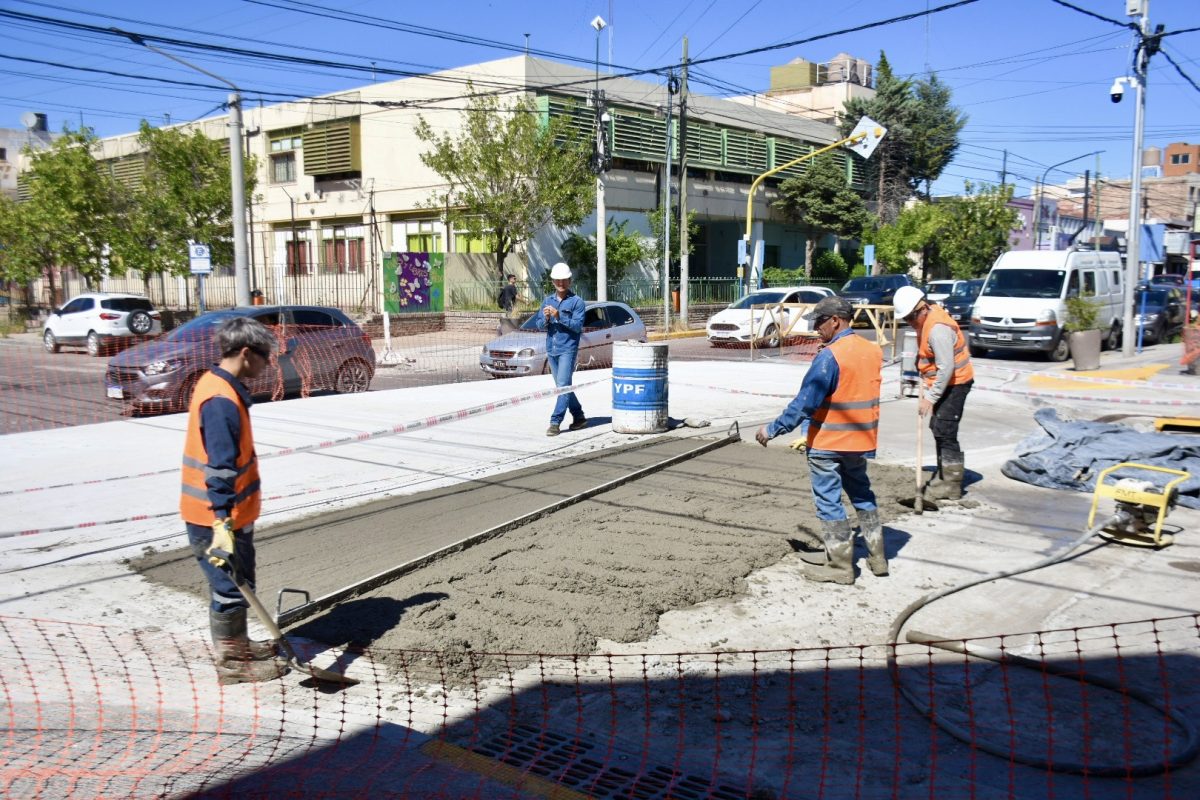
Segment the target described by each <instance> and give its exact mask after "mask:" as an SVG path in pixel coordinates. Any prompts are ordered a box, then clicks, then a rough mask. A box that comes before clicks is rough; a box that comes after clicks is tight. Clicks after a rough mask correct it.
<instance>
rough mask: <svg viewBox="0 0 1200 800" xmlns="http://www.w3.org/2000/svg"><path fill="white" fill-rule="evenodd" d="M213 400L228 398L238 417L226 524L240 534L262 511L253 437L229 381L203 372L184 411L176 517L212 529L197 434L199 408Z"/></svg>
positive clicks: (203, 456) (203, 454) (204, 464)
mask: <svg viewBox="0 0 1200 800" xmlns="http://www.w3.org/2000/svg"><path fill="white" fill-rule="evenodd" d="M214 397H228V398H229V399H230V400H232V401H233V402H234V403H235V404H236V405H237V407H238V416H240V417H241V423H242V424H241V431H242V432H241V438H240V439H239V441H238V455H237V465H236V467H237V475H236V477H235V478H234V483H233V488H234V492H235V497H234V501H233V508H231V509H229V524H230V525H232V526H233V528H234V529H235V530H240V529H241V528H244V527H245V526H247V525H249V524H250V523H252V522H254V520H256V519H258V512H259V509H260V508H261V507H262V495H261V492H260V491H259V480H258V457H257V456H256V455H255V453H254V433H253V432H252V431H251V430H250V411H249V409H247V408H246V406H245V405H244V404H243V403H242V399H241V398H240V397H238V393H237V390H236V389H234V388H233V386H231V385H230V384H229V381H227V380H225V379H224V378H221V377H218V376H217V375H215V374H213V373H212V372H206V373H205V374H204V375H203V376H202V377H201V378H200V381H199V382H198V383H197V384H196V389H195V391H194V392H192V402H191V404H190V405H189V407H188V429H187V439H186V440H185V441H184V445H183V485H182V486H181V487H180V493H179V514H180V516H182V517H183V521H184V522H190V523H192V524H193V525H212V524H213V522H214V521H216V518H217V515H216V514H215V513H214V512H213V507H212V503H211V501H210V500H209V499H208V481H207V480H206V476H207V475H208V473H209V472H210V470H211V469H212V468H211V467H210V466H209V463H208V453H207V452H206V451H205V449H204V437H203V436H202V435H201V433H200V406H202V405H203V404H204V402H205V401H206V400H210V399H212V398H214Z"/></svg>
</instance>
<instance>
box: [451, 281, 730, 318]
mask: <svg viewBox="0 0 1200 800" xmlns="http://www.w3.org/2000/svg"><path fill="white" fill-rule="evenodd" d="M504 285H505V283H504V281H499V280H484V281H460V282H455V283H453V284H449V285H447V287H446V298H447V302H446V307H447V308H453V309H455V310H461V311H479V310H484V311H494V310H496V308H497V305H498V304H497V296H498V295H499V294H500V290H501V289H502V288H504ZM572 285H573V288H574V290H575V292H576V293H577V294H579V295H580V296H581V297H584V298H586V299H594V298H595V297H596V290H595V287H594V286H593V285H592V284H591V283H590V282H588V281H575V282H574V283H573V284H572ZM518 288H519V290H520V301H521V302H520V303H519V304H518V308H522V309H526V308H528V309H533V308H536V307H537V304H538V301H540V300H541V298H542V297H543V296H544V295H545V294H547V293H549V291H550V289H549V288H548V287H547V288H543V287H542V286H540V285H531V284H529V283H519V284H518ZM671 288H672V291H673V292H676V291H678V290H679V284H678V282H674V283H672V286H671ZM741 295H742V285H741V282H740V281H739V280H738V279H737V278H692V279H690V280H689V281H688V301H689V302H691V303H698V304H716V303H720V304H728V303H732V302H733V301H734V300H736V299H737V298H738V297H740V296H741ZM608 299H609V300H616V301H618V302H621V303H626V304H627V305H630V306H633V307H635V308H645V307H653V306H660V305H662V303H663V286H662V282H661V281H652V280H632V279H626V280H622V281H619V282H618V283H614V284H612V285H610V286H609V287H608Z"/></svg>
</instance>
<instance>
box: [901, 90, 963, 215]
mask: <svg viewBox="0 0 1200 800" xmlns="http://www.w3.org/2000/svg"><path fill="white" fill-rule="evenodd" d="M913 92H914V96H915V99H916V102H915V104H914V105H913V124H912V125H911V126H910V131H909V143H910V148H911V149H910V151H909V164H908V172H909V176H908V179H909V188H911V189H912V190H913V191H914V192H920V193H922V194H924V196H925V199H926V200H929V198H930V187H931V186H932V185H933V182H934V181H936V180H937V179H938V178H939V177H941V174H942V170H944V169H945V168H946V165H948V164H949V163H950V162H951V161H952V160H953V159H954V154H955V153H956V152H958V135H959V134H960V133H962V129H963V127H964V126H965V125H966V124H967V117H966V115H965V114H963V113H962V112H960V111H959V110H958V109H957V108H955V107H954V106H953V105H951V103H950V87H948V86H946V84H944V83H942V82H941V81H940V80H938V76H937V75H930V76H929V77H928V78H925V79H921V80H918V81H917V82H916V83H915V84H914V85H913Z"/></svg>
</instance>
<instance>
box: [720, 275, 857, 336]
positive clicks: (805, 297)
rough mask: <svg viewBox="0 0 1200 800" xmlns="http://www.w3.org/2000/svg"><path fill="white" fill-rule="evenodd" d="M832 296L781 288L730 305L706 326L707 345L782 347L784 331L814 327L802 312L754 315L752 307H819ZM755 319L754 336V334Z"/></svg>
mask: <svg viewBox="0 0 1200 800" xmlns="http://www.w3.org/2000/svg"><path fill="white" fill-rule="evenodd" d="M832 296H833V290H832V289H826V288H825V287H823V286H779V287H772V288H770V289H759V290H758V291H756V292H752V293H750V294H748V295H746V296H745V297H743V298H742V299H740V300H737V301H736V302H733V303H731V304H730V305H729V306H727V307H726V308H723V309H721V310H720V311H718V312H717V313H716V314H714V315H712V316H711V317H710V318H709V320H708V324H707V325H706V326H705V328H706V331H707V333H708V342H709V344H711V345H713V346H714V347H718V346H720V345H723V344H748V343H749V342H750V339H751V338H753V339H754V340H755V342H756V343H760V345H761V346H762V347H779V338H780V334H781V332H782V331H786V330H791V331H795V332H801V331H809V330H812V324H811V323H810V322H808V321H807V320H805V319H804V318H803V315H802V311H803V310H802V309H798V308H782V309H779V311H778V312H776V313H775V314H774V315H772V314H768V313H767V312H766V311H764V310H763V309H757V310H753V311H752V310H751V308H750V307H751V306H763V305H776V304H779V303H816V302H819V301H820V300H821V298H823V297H832ZM752 316H753V325H754V331H753V333H751V317H752ZM793 318H795V319H796V322H795V324H794V325H793V324H792V320H793ZM781 329H782V331H781Z"/></svg>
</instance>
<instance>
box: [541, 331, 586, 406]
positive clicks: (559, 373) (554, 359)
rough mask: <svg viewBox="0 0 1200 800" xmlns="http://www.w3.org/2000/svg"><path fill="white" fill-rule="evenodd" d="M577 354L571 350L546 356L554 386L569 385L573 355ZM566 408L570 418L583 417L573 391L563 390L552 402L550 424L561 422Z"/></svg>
mask: <svg viewBox="0 0 1200 800" xmlns="http://www.w3.org/2000/svg"><path fill="white" fill-rule="evenodd" d="M578 354H579V351H578V350H571V351H569V352H566V353H562V354H561V355H549V356H546V358H547V363H549V365H550V374H551V375H553V376H554V385H555V386H570V385H571V376H572V375H573V374H574V372H575V357H576V356H577V355H578ZM568 410H569V411H570V412H571V419H573V420H581V419H583V406H581V405H580V404H579V400H578V398H576V397H575V393H574V392H564V393H563V394H560V395H559V396H558V399H557V401H556V402H555V403H554V413H553V414H551V415H550V424H551V425H559V424H561V423H562V421H563V419H564V418H565V417H566V415H567V411H568Z"/></svg>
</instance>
